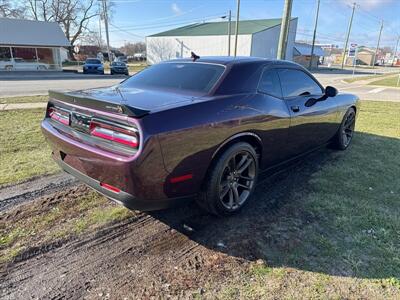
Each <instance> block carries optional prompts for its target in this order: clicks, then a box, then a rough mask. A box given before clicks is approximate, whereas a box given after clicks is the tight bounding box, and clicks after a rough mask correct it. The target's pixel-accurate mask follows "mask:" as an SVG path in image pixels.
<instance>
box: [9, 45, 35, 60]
mask: <svg viewBox="0 0 400 300" xmlns="http://www.w3.org/2000/svg"><path fill="white" fill-rule="evenodd" d="M12 52H13V57H14V58H15V62H36V61H37V60H36V49H35V48H23V47H13V48H12Z"/></svg>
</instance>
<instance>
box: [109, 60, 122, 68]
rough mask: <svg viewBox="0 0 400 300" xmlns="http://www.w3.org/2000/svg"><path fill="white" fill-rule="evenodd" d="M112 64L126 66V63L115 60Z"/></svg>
mask: <svg viewBox="0 0 400 300" xmlns="http://www.w3.org/2000/svg"><path fill="white" fill-rule="evenodd" d="M111 65H112V66H120V67H121V66H122V67H124V66H125V63H123V62H117V61H114V62H113V63H112V64H111Z"/></svg>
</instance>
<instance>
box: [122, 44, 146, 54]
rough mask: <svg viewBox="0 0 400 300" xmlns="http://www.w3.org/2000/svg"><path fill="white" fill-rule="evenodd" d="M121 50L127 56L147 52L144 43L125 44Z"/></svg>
mask: <svg viewBox="0 0 400 300" xmlns="http://www.w3.org/2000/svg"><path fill="white" fill-rule="evenodd" d="M119 50H120V51H121V52H122V53H125V54H126V55H130V56H132V55H134V54H135V53H143V52H145V51H146V44H145V43H143V42H137V43H125V44H124V45H123V46H122V47H121V48H119Z"/></svg>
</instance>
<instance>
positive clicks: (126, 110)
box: [49, 90, 150, 118]
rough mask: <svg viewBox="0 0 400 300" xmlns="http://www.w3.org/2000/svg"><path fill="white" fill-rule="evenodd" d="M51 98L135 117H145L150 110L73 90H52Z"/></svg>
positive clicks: (50, 92)
mask: <svg viewBox="0 0 400 300" xmlns="http://www.w3.org/2000/svg"><path fill="white" fill-rule="evenodd" d="M49 99H50V100H52V99H54V100H59V101H62V102H66V103H70V104H75V105H79V106H83V107H87V108H92V109H97V110H102V111H106V112H112V113H117V114H121V115H126V116H129V117H135V118H140V117H144V116H145V115H147V114H148V113H149V112H150V111H149V110H145V109H140V108H136V107H132V106H129V105H126V104H119V103H114V102H107V101H104V100H100V99H96V98H89V97H84V96H83V95H81V94H74V93H73V92H58V91H52V90H50V91H49Z"/></svg>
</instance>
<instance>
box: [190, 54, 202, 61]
mask: <svg viewBox="0 0 400 300" xmlns="http://www.w3.org/2000/svg"><path fill="white" fill-rule="evenodd" d="M190 58H191V59H192V60H193V61H196V60H198V59H199V58H200V56H198V55H196V54H195V53H194V52H190Z"/></svg>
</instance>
